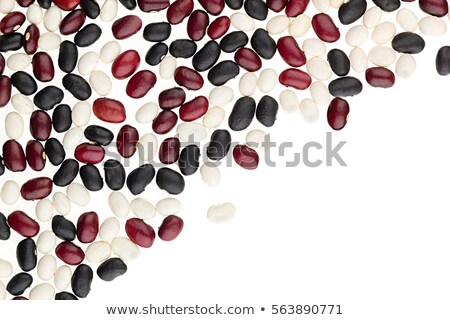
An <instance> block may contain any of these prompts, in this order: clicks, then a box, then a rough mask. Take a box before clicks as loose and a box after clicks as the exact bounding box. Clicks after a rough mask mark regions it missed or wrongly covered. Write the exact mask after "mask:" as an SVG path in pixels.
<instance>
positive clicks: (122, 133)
mask: <svg viewBox="0 0 450 320" xmlns="http://www.w3.org/2000/svg"><path fill="white" fill-rule="evenodd" d="M138 141H139V133H138V131H137V130H136V128H134V127H132V126H130V125H124V126H123V127H122V128H121V129H120V130H119V133H118V134H117V142H116V145H117V151H118V152H119V154H120V155H121V156H122V157H124V158H130V157H131V156H133V155H134V153H135V152H136V147H137V143H138Z"/></svg>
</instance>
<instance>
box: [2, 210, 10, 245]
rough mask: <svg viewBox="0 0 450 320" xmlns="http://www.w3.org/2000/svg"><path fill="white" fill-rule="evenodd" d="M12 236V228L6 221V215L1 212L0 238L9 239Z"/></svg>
mask: <svg viewBox="0 0 450 320" xmlns="http://www.w3.org/2000/svg"><path fill="white" fill-rule="evenodd" d="M10 236H11V228H10V227H9V225H8V223H7V222H6V217H5V215H4V214H3V213H1V212H0V240H8V239H9V237H10Z"/></svg>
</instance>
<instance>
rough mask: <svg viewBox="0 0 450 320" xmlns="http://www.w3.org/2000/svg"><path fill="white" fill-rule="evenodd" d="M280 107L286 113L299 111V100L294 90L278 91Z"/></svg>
mask: <svg viewBox="0 0 450 320" xmlns="http://www.w3.org/2000/svg"><path fill="white" fill-rule="evenodd" d="M280 105H281V108H283V110H284V111H285V112H287V113H294V112H297V111H299V102H298V98H297V95H296V94H295V92H294V91H292V90H289V89H285V90H283V91H281V93H280Z"/></svg>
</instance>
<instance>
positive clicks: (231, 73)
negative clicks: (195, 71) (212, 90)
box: [208, 60, 240, 86]
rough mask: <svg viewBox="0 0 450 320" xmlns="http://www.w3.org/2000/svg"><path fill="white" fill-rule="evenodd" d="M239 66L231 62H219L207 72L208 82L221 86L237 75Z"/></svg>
mask: <svg viewBox="0 0 450 320" xmlns="http://www.w3.org/2000/svg"><path fill="white" fill-rule="evenodd" d="M239 71H240V69H239V66H238V65H237V64H236V62H234V61H231V60H225V61H221V62H219V63H218V64H216V65H215V66H214V67H212V68H211V70H209V72H208V80H209V82H211V84H213V85H215V86H221V85H224V84H225V83H227V82H228V81H229V80H231V79H233V78H235V77H236V76H237V75H238V74H239Z"/></svg>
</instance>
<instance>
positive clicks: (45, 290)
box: [29, 282, 55, 300]
mask: <svg viewBox="0 0 450 320" xmlns="http://www.w3.org/2000/svg"><path fill="white" fill-rule="evenodd" d="M54 296H55V288H54V287H53V286H52V285H51V284H49V283H46V282H44V283H41V284H38V285H37V286H35V287H34V288H33V289H31V291H30V296H29V297H30V300H52V299H53V297H54Z"/></svg>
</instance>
